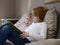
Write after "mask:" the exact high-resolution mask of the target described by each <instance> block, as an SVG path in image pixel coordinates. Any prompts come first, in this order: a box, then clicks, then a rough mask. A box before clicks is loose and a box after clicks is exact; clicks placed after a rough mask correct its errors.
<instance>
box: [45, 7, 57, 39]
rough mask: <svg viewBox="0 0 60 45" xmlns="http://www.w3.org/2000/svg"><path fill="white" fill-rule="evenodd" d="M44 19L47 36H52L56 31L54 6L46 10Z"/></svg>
mask: <svg viewBox="0 0 60 45" xmlns="http://www.w3.org/2000/svg"><path fill="white" fill-rule="evenodd" d="M44 21H45V22H46V23H47V25H48V32H47V38H54V37H55V33H56V31H57V13H56V9H55V8H52V9H50V10H48V11H47V13H46V16H45V19H44Z"/></svg>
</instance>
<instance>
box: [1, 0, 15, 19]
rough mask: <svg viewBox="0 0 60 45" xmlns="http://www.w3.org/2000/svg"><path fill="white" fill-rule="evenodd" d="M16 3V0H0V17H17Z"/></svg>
mask: <svg viewBox="0 0 60 45" xmlns="http://www.w3.org/2000/svg"><path fill="white" fill-rule="evenodd" d="M15 4H16V1H15V0H0V19H1V18H16V10H15V8H16V5H15Z"/></svg>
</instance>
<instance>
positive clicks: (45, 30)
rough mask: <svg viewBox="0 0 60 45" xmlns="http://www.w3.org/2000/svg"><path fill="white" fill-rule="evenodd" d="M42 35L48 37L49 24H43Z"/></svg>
mask: <svg viewBox="0 0 60 45" xmlns="http://www.w3.org/2000/svg"><path fill="white" fill-rule="evenodd" d="M40 35H41V37H42V38H43V39H46V37H47V24H46V23H45V24H43V25H42V26H41V33H40Z"/></svg>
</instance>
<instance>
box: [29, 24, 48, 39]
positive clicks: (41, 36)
mask: <svg viewBox="0 0 60 45" xmlns="http://www.w3.org/2000/svg"><path fill="white" fill-rule="evenodd" d="M46 33H47V25H46V24H43V25H42V26H41V30H40V29H39V34H37V33H32V32H29V37H32V38H33V39H35V40H42V39H46V36H47V35H46Z"/></svg>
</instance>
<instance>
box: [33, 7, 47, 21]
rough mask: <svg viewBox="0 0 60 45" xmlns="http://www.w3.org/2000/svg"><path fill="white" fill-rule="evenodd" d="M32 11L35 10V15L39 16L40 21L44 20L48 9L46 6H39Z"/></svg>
mask: <svg viewBox="0 0 60 45" xmlns="http://www.w3.org/2000/svg"><path fill="white" fill-rule="evenodd" d="M32 11H33V12H34V15H33V16H38V17H39V18H40V21H41V22H42V21H43V20H44V17H45V15H46V12H47V11H48V9H47V8H45V7H37V8H34V9H32Z"/></svg>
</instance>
